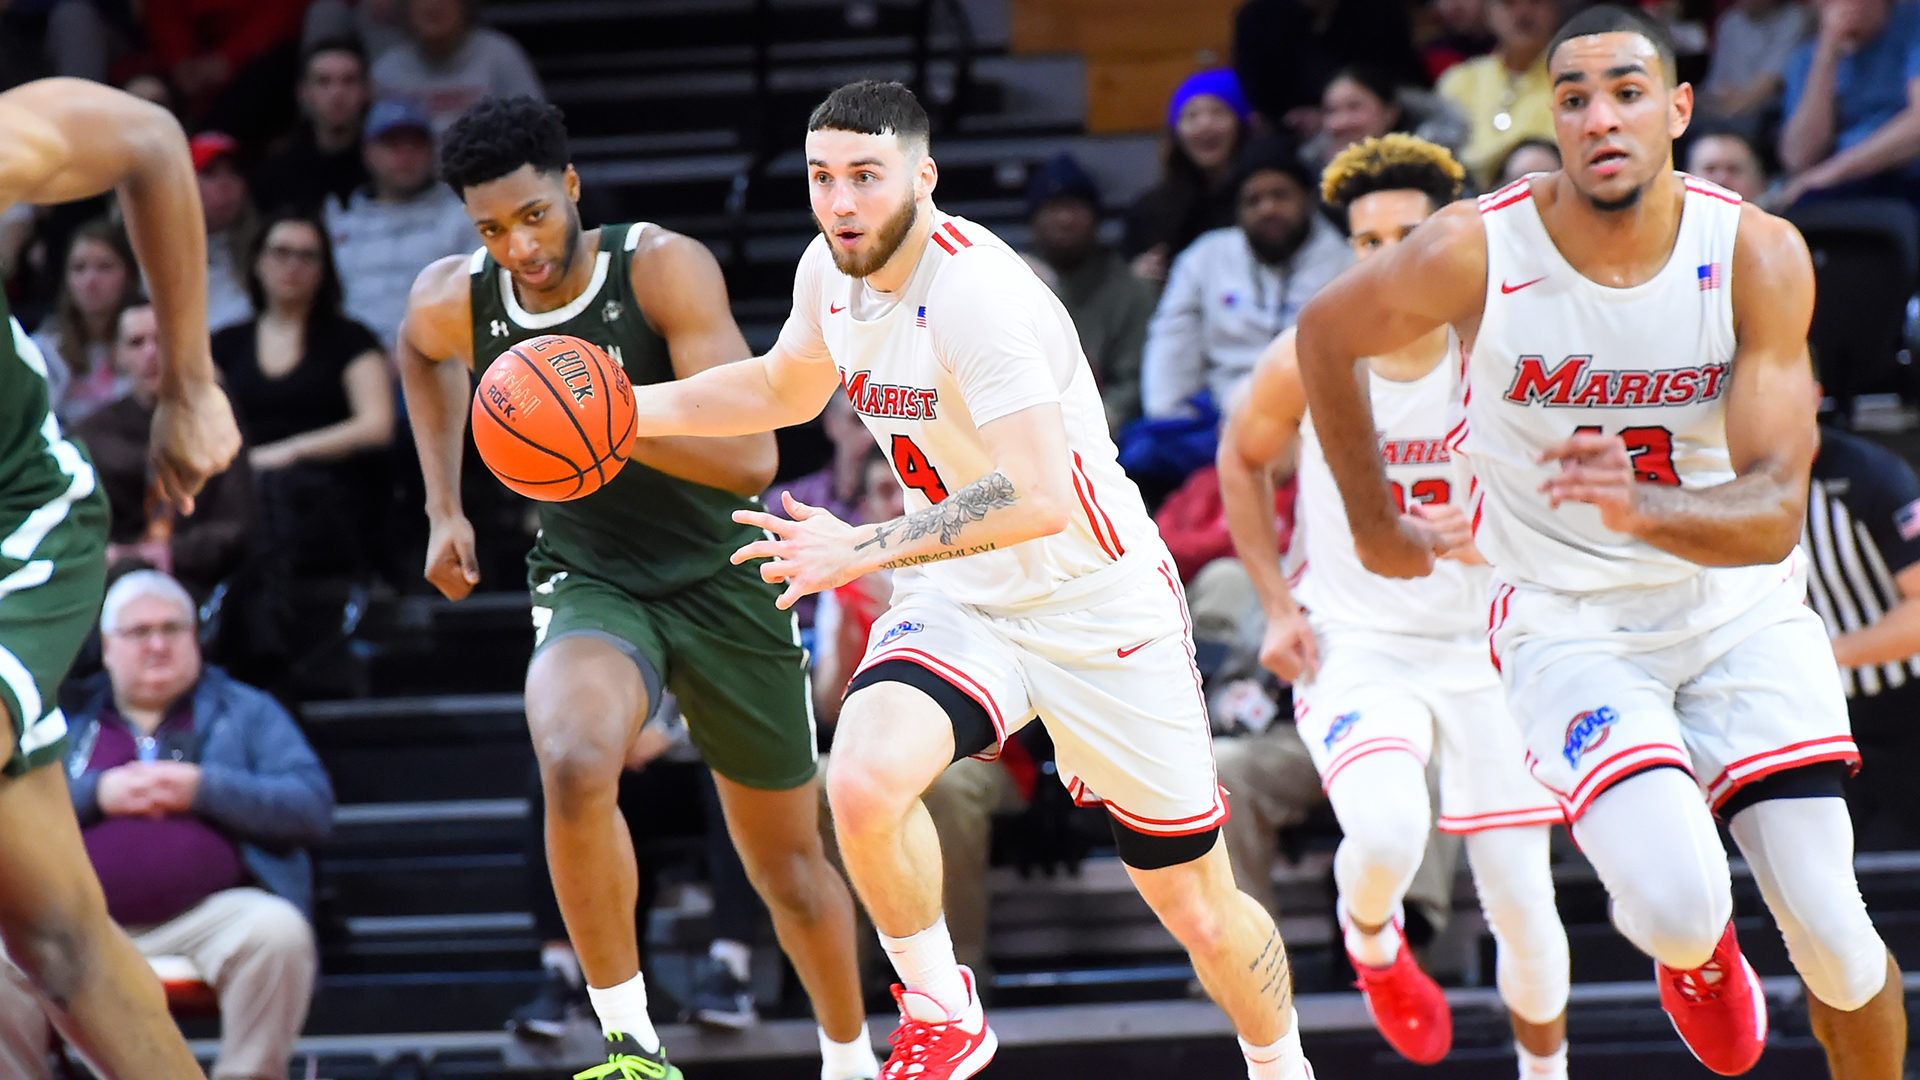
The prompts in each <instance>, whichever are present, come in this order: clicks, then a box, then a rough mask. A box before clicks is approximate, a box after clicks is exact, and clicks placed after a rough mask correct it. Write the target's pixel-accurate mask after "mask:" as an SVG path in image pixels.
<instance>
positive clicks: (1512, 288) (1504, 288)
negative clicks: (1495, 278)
mask: <svg viewBox="0 0 1920 1080" xmlns="http://www.w3.org/2000/svg"><path fill="white" fill-rule="evenodd" d="M1545 280H1547V275H1545V274H1541V275H1540V276H1539V277H1537V278H1534V279H1533V280H1532V281H1523V282H1521V283H1520V284H1518V285H1509V284H1507V283H1506V282H1504V281H1503V282H1501V283H1500V292H1501V293H1502V294H1503V295H1504V294H1506V293H1517V292H1519V291H1520V290H1521V289H1524V288H1526V287H1527V286H1529V285H1538V284H1540V283H1541V282H1543V281H1545Z"/></svg>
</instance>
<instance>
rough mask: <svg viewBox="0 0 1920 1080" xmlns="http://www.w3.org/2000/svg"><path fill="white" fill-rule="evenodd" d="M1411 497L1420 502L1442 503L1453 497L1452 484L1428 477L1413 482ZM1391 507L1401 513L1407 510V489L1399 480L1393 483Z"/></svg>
mask: <svg viewBox="0 0 1920 1080" xmlns="http://www.w3.org/2000/svg"><path fill="white" fill-rule="evenodd" d="M1413 499H1414V501H1415V502H1422V503H1428V504H1433V503H1443V502H1450V501H1452V499H1453V485H1452V484H1450V483H1448V482H1447V481H1445V480H1438V479H1435V478H1433V477H1428V478H1427V479H1425V480H1415V481H1414V482H1413ZM1393 508H1394V509H1395V510H1398V511H1400V512H1401V513H1403V514H1404V513H1406V512H1407V489H1406V488H1404V487H1402V486H1401V485H1400V482H1399V481H1397V480H1396V481H1394V483H1393Z"/></svg>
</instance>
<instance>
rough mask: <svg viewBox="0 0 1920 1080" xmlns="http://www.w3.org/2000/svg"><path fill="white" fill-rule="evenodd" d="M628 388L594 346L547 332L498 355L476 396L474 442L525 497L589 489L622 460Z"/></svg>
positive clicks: (558, 497)
mask: <svg viewBox="0 0 1920 1080" xmlns="http://www.w3.org/2000/svg"><path fill="white" fill-rule="evenodd" d="M632 438H633V387H632V385H631V384H629V383H628V382H627V373H626V371H625V370H624V369H622V368H621V367H620V365H619V364H618V363H617V362H615V361H614V359H613V358H612V357H610V356H608V355H607V354H606V353H605V352H603V351H602V350H601V349H600V347H599V346H597V345H594V344H591V343H589V342H585V341H582V340H580V339H579V338H577V337H567V336H566V335H564V334H547V335H545V336H544V337H537V338H530V339H528V340H526V341H523V342H520V343H519V344H518V345H515V346H514V347H512V348H511V349H508V350H507V351H506V352H503V353H501V354H500V356H499V358H498V359H496V360H495V361H494V362H493V364H492V365H491V366H489V367H488V368H487V371H486V374H484V375H482V376H480V385H479V386H478V387H477V388H476V389H475V392H474V395H473V441H474V444H475V445H476V446H478V447H479V448H480V459H481V460H482V461H485V462H486V463H487V468H489V469H492V470H493V475H495V476H497V477H499V478H500V482H501V483H503V484H505V485H507V486H508V487H510V488H512V489H513V490H515V491H517V492H519V493H520V494H522V495H525V496H526V497H528V498H530V499H539V500H541V501H543V502H566V501H567V500H569V499H578V498H580V497H581V496H582V495H591V494H592V493H593V492H595V491H598V490H599V489H600V486H601V485H602V484H605V483H606V482H607V481H609V480H611V479H613V476H614V474H615V473H617V472H619V471H620V467H621V466H622V465H625V464H626V463H627V443H628V441H629V440H630V439H632Z"/></svg>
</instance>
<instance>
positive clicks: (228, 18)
mask: <svg viewBox="0 0 1920 1080" xmlns="http://www.w3.org/2000/svg"><path fill="white" fill-rule="evenodd" d="M304 7H305V5H303V4H301V3H295V2H279V3H262V2H261V0H142V3H141V6H140V15H141V21H142V23H143V24H144V25H145V27H146V32H147V40H148V41H149V42H150V43H151V44H152V46H153V51H154V55H155V57H156V59H158V61H159V63H160V68H161V71H162V72H164V73H165V74H166V75H167V77H168V78H169V80H171V82H172V83H173V87H174V89H175V90H177V91H179V93H180V98H181V101H182V103H183V105H184V111H185V112H186V114H187V115H188V116H189V117H194V118H197V119H199V120H201V121H202V122H203V123H204V124H205V125H206V126H208V127H211V128H217V129H218V130H221V131H225V132H227V133H228V134H231V135H234V136H236V137H238V138H240V139H242V140H244V141H248V142H249V143H251V141H252V140H255V139H264V138H266V137H268V136H270V135H272V134H273V133H275V132H277V131H279V130H280V129H281V128H283V127H284V126H285V123H284V121H285V120H286V119H288V118H289V114H290V112H291V109H290V107H289V106H290V104H291V100H292V90H293V70H292V67H293V63H294V61H295V59H296V56H295V51H296V49H297V47H298V46H297V41H298V37H299V33H300V19H301V15H302V13H303V11H304Z"/></svg>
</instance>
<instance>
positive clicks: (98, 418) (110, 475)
mask: <svg viewBox="0 0 1920 1080" xmlns="http://www.w3.org/2000/svg"><path fill="white" fill-rule="evenodd" d="M112 363H113V366H114V368H115V369H116V370H117V371H119V373H120V376H121V378H123V379H124V380H126V382H127V384H128V385H127V392H126V393H125V394H123V395H121V396H120V397H117V398H115V399H114V400H112V401H109V402H107V403H105V404H103V405H101V406H100V407H99V408H97V409H95V410H94V411H93V412H91V413H89V414H87V416H86V417H85V418H84V419H82V420H81V421H80V422H79V423H78V424H76V425H74V427H73V428H72V432H73V435H74V436H75V437H76V438H78V439H79V440H80V441H81V442H83V443H85V444H86V446H87V454H88V456H89V457H90V458H91V459H92V460H93V471H94V475H95V476H96V477H97V478H98V480H99V483H100V488H101V490H103V491H105V492H106V493H107V505H108V507H109V509H110V510H111V511H112V514H111V518H110V520H111V522H112V524H111V528H110V529H109V531H108V533H107V562H108V564H109V565H114V564H118V563H121V562H122V561H124V560H129V559H133V560H138V561H140V562H143V563H145V564H146V565H148V566H151V567H153V568H155V569H158V570H162V571H165V572H167V573H169V574H172V575H173V576H174V577H175V578H176V579H178V580H179V582H180V583H181V584H182V585H185V586H186V588H187V591H188V592H190V593H192V594H193V596H194V598H195V599H196V600H205V599H206V598H207V595H208V594H209V593H211V592H212V591H213V588H214V586H215V585H218V584H219V583H220V582H221V581H222V580H224V579H226V578H227V577H228V576H230V575H231V574H233V573H234V571H236V570H238V569H239V568H240V564H241V562H242V561H243V560H244V559H245V557H246V552H247V542H248V539H249V537H250V535H251V530H252V527H253V517H254V513H253V471H252V470H251V469H249V468H248V467H247V462H246V459H245V458H244V457H241V458H236V459H235V460H234V463H233V464H232V465H231V466H229V467H228V468H227V471H226V472H223V473H221V474H219V475H218V476H215V477H213V478H212V479H210V480H208V481H207V486H206V487H204V488H202V489H201V491H200V494H199V495H198V496H197V497H196V498H195V499H194V501H193V515H192V516H191V517H186V518H179V519H176V518H175V517H174V515H173V509H172V507H170V506H166V505H164V504H162V505H157V506H156V505H152V504H150V503H149V502H148V499H147V494H148V479H147V476H148V473H147V441H148V437H149V435H150V434H151V432H152V430H153V407H154V402H155V401H157V400H158V399H159V395H160V376H161V373H162V371H163V370H164V367H163V365H162V364H161V362H160V337H159V332H158V329H157V325H156V323H155V322H154V314H153V305H152V304H151V303H149V302H148V301H147V300H146V299H144V298H138V299H136V300H134V302H133V303H131V304H129V305H128V306H127V307H125V308H123V309H122V310H121V312H120V318H119V320H118V334H117V337H116V340H115V342H114V349H113V361H112Z"/></svg>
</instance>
